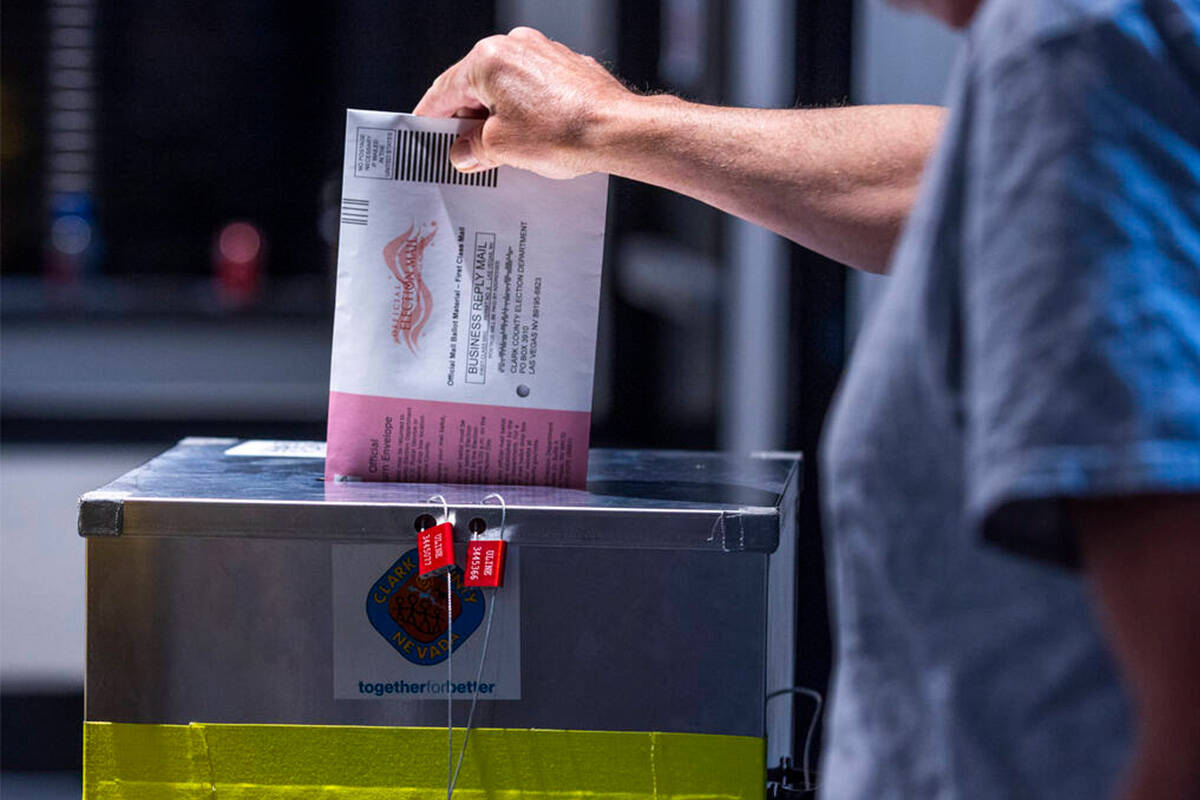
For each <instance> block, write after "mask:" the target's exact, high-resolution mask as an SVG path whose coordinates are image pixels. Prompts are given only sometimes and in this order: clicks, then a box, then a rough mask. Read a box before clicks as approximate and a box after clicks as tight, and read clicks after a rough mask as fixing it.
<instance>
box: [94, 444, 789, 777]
mask: <svg viewBox="0 0 1200 800" xmlns="http://www.w3.org/2000/svg"><path fill="white" fill-rule="evenodd" d="M236 445H239V442H238V441H237V440H231V439H201V438H191V439H185V440H183V441H182V442H180V443H179V444H178V445H177V446H175V447H174V448H172V449H171V450H169V451H167V452H166V453H164V454H162V455H160V456H159V457H157V458H155V459H154V460H152V461H150V462H149V463H147V464H145V465H143V466H142V467H139V468H138V469H136V470H134V471H132V472H130V473H128V474H127V475H125V476H123V477H122V478H120V479H118V480H116V481H114V482H113V483H111V484H109V485H108V486H106V487H104V488H102V489H99V490H97V491H94V492H90V493H88V494H86V495H84V497H83V498H82V499H81V501H80V507H79V532H80V534H81V535H82V536H84V537H86V538H87V679H86V719H87V720H88V721H96V722H127V723H172V724H174V723H178V724H185V723H190V722H197V721H202V722H206V723H289V724H300V725H370V726H444V725H445V724H446V704H445V702H444V701H443V702H441V703H436V702H428V699H427V698H416V697H414V696H413V695H412V694H411V693H406V692H407V689H405V687H408V686H410V684H408V683H403V682H396V684H395V686H396V687H397V688H396V689H395V691H394V692H393V691H391V690H387V691H386V693H385V691H384V690H382V689H381V690H380V695H379V696H374V695H371V696H363V697H361V698H357V699H347V698H346V697H345V696H337V691H335V685H334V684H335V672H337V670H338V669H340V667H339V666H338V664H339V663H341V662H339V659H350V661H347V662H346V663H352V661H353V658H354V657H355V654H354V653H347V652H345V651H346V650H347V649H353V646H352V645H347V644H346V642H347V641H351V640H349V639H343V638H339V637H341V636H342V634H340V633H339V630H341V629H344V628H345V626H360V627H361V626H363V625H365V624H366V622H364V620H365V617H366V615H364V614H363V613H362V603H363V602H364V600H363V599H355V598H360V597H361V598H365V602H367V603H369V602H370V599H369V598H370V592H371V591H372V586H373V585H375V584H372V583H371V581H365V582H364V583H363V585H362V586H361V595H354V598H352V600H353V603H352V604H351V606H352V608H353V613H351V612H348V611H347V612H344V613H345V614H348V615H349V616H350V617H353V619H349V618H347V619H342V618H341V617H340V616H339V615H343V608H350V607H351V606H345V605H344V604H343V605H339V602H338V600H337V597H336V595H337V593H338V592H339V591H341V590H339V588H338V582H339V580H341V579H340V578H339V577H338V570H339V569H340V567H339V566H338V564H339V563H342V562H341V561H339V559H343V560H345V558H349V557H350V556H353V557H355V558H357V556H356V555H355V554H356V553H358V552H359V550H357V549H355V548H360V549H362V548H376V549H377V550H379V549H382V551H384V552H388V553H390V552H394V553H395V554H397V556H398V555H399V554H401V553H403V552H404V551H408V550H410V549H411V548H413V547H415V541H416V534H415V528H414V520H415V518H416V517H418V516H420V515H422V514H432V515H434V516H435V517H438V518H440V516H441V514H442V508H441V506H440V504H438V503H436V502H435V503H431V502H430V501H429V498H430V496H431V495H434V494H441V495H443V496H444V497H445V498H446V501H447V505H448V509H449V514H450V517H451V518H452V520H453V521H454V522H455V530H456V536H462V537H465V536H467V535H468V533H467V530H468V527H469V525H470V522H471V521H472V520H481V521H482V524H481V523H478V522H477V523H476V525H477V527H481V526H486V528H487V530H489V531H491V532H493V534H494V533H497V532H498V531H499V528H500V522H501V514H502V512H501V509H500V507H499V506H498V505H497V504H496V503H495V501H489V502H487V503H485V502H483V498H484V496H485V495H487V494H488V493H489V492H493V491H494V492H498V493H500V494H501V495H502V496H503V498H504V500H505V511H504V512H503V515H504V520H503V522H504V525H503V535H504V538H505V539H506V540H507V541H508V543H509V544H508V547H509V550H510V552H512V553H514V554H516V555H517V556H518V557H517V558H515V559H514V561H513V563H512V567H513V569H515V570H516V572H515V573H514V574H511V575H509V576H507V577H506V587H508V586H509V583H510V582H511V583H512V585H513V586H514V587H519V607H518V609H517V618H518V619H519V624H518V626H517V627H516V628H513V626H512V625H509V627H508V628H506V629H505V630H504V632H502V631H501V630H500V628H497V630H496V632H495V636H494V638H495V639H496V641H495V642H493V647H496V648H498V649H497V650H496V651H495V652H501V651H503V649H504V648H503V641H502V640H503V638H504V637H506V636H507V637H515V636H517V635H518V633H519V642H520V646H519V649H516V650H515V652H516V653H517V656H516V658H517V659H518V663H519V667H518V669H519V693H520V699H489V698H488V697H487V696H486V695H480V696H479V707H478V711H477V712H476V717H475V725H476V726H479V727H497V728H540V729H572V730H593V731H662V732H681V733H714V734H732V735H741V736H754V737H764V736H765V737H766V738H767V750H766V755H767V760H768V763H776V762H778V760H779V758H780V757H782V756H789V755H791V754H792V753H793V752H794V749H795V748H794V747H793V742H792V727H793V726H792V703H793V700H792V696H791V695H790V694H781V695H779V696H777V697H773V698H772V699H771V701H770V702H769V703H768V702H767V693H768V692H770V691H774V690H778V689H785V688H787V687H789V686H791V685H792V683H793V675H794V667H795V658H796V642H795V641H794V636H795V634H794V629H795V626H794V603H795V599H794V598H795V594H796V592H795V589H796V587H795V575H796V563H795V559H796V555H795V553H796V550H795V537H796V527H795V526H796V516H797V515H796V507H797V495H798V492H799V491H800V469H801V462H800V459H799V456H798V455H795V454H783V455H775V456H763V457H753V458H751V457H745V458H738V457H732V456H729V455H724V454H716V453H698V452H651V451H618V450H594V451H592V453H591V460H590V468H589V482H588V490H587V491H575V490H564V489H552V488H545V487H520V486H496V487H481V486H459V485H454V486H432V485H421V484H366V483H355V484H341V483H339V484H326V483H324V482H323V481H322V480H321V475H322V467H323V462H322V460H321V459H320V457H319V453H316V452H315V451H311V450H308V449H306V448H305V446H303V445H300V444H297V443H261V444H260V445H258V446H254V445H251V446H246V445H245V444H244V443H243V444H242V446H241V447H239V448H238V449H234V447H235V446H236ZM231 450H232V452H231ZM239 451H241V452H243V453H248V454H243V455H238V454H236V453H237V452H239ZM314 456H315V457H314ZM362 552H364V553H368V552H375V551H373V550H367V549H363V550H362ZM339 554H341V555H339ZM347 554H348V555H347ZM352 560H353V558H351V561H352ZM347 563H349V562H347ZM385 567H386V565H385ZM379 574H380V575H381V576H382V575H384V573H383V572H382V571H381V572H380V573H379ZM379 585H382V584H379ZM354 591H357V589H355V590H354ZM506 591H508V589H507V588H504V589H501V590H499V592H500V593H503V592H506ZM515 594H516V589H514V596H515ZM498 596H501V597H503V595H502V594H499V595H498ZM510 610H511V609H510ZM464 613H465V612H464ZM339 626H342V628H339ZM475 636H476V638H478V635H477V634H475ZM380 642H382V643H383V644H382V645H379V647H380V648H382V649H380V650H379V653H376V655H377V656H378V657H379V658H384V656H383V655H381V654H382V653H391V654H392V655H393V656H395V657H396V663H397V664H400V663H402V662H401V661H400V659H399V656H400V655H401V654H400V653H393V652H392V651H391V650H388V649H387V647H385V646H384V645H388V643H387V642H384V641H383V637H380ZM388 646H390V645H388ZM372 647H374V645H372ZM339 648H340V649H341V650H340V651H339ZM405 668H410V666H409V665H408V664H405ZM454 668H455V669H456V670H460V672H459V673H458V674H460V675H462V676H463V677H462V678H461V679H460V680H468V679H470V678H473V677H474V674H473V673H474V671H475V663H474V662H472V661H471V660H470V659H469V658H462V659H457V658H456V659H455V663H454ZM429 669H430V670H431V672H430V674H431V675H434V676H435V677H438V678H440V677H441V676H442V674H443V673H442V671H441V670H444V669H445V666H444V665H441V664H439V665H435V666H431V667H429ZM361 685H362V682H361V681H360V686H361ZM388 685H391V684H388ZM402 689H404V691H401V690H402ZM367 691H373V690H372V689H371V688H370V683H369V681H368V683H367ZM459 699H469V698H467V697H464V698H459ZM463 707H465V704H463ZM460 713H461V714H463V715H464V716H465V710H464V711H462V712H460ZM462 722H463V718H462V717H460V718H459V719H458V724H462Z"/></svg>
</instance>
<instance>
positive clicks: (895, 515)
mask: <svg viewBox="0 0 1200 800" xmlns="http://www.w3.org/2000/svg"><path fill="white" fill-rule="evenodd" d="M1198 31H1200V9H1198V7H1197V0H1174V4H1172V3H1170V2H1168V3H1163V2H1157V1H1156V0H1142V1H1141V2H1138V1H1137V0H1109V1H1107V2H1104V1H1102V0H1098V1H1097V2H1087V0H1057V2H1056V1H1055V0H990V1H989V2H987V3H986V4H985V5H984V6H983V8H982V9H981V11H980V12H979V14H978V15H977V18H976V20H975V21H974V22H973V23H972V26H971V28H970V30H968V32H967V41H966V45H965V48H966V52H965V54H964V57H963V59H962V61H961V63H960V64H959V68H958V70H957V73H956V77H955V82H954V86H953V89H952V91H951V93H950V99H949V105H950V107H951V113H950V117H949V120H948V123H947V127H946V131H945V135H944V138H943V141H942V143H941V145H940V146H939V148H938V151H937V153H936V155H935V156H934V158H933V160H932V162H931V164H930V166H929V168H928V170H927V173H926V175H925V180H924V185H923V188H922V192H921V196H920V198H919V200H918V203H917V206H916V208H915V209H914V211H913V213H912V216H911V218H910V220H909V222H908V224H907V227H906V229H905V232H904V234H903V237H902V240H901V242H900V244H899V246H898V249H897V252H896V254H895V257H894V260H893V265H892V273H893V276H892V278H891V279H890V281H889V285H888V287H887V289H886V291H885V296H884V298H883V299H882V301H881V307H880V308H879V309H878V310H877V312H876V314H875V316H874V318H873V320H872V322H871V324H870V325H869V326H868V328H867V330H866V331H864V333H863V335H862V337H861V339H860V341H859V342H858V346H857V348H856V353H855V356H854V358H853V361H852V364H851V367H850V369H849V372H848V374H847V377H846V380H845V382H844V385H843V386H842V389H841V391H840V394H839V398H838V401H837V407H836V411H835V413H834V416H833V419H832V421H831V422H830V426H829V429H828V431H827V434H826V439H825V442H824V443H823V448H822V463H823V468H824V474H823V481H824V497H823V501H824V507H825V513H826V522H827V528H828V530H829V532H830V544H829V563H830V576H831V581H832V592H833V603H834V616H835V622H836V639H837V642H836V647H837V649H836V660H835V663H836V667H835V675H834V688H833V698H832V705H831V713H830V727H829V734H828V736H829V738H828V746H827V748H826V753H825V758H824V762H823V764H822V770H821V783H822V792H823V796H824V797H826V798H829V800H885V799H886V798H920V800H937V799H938V798H964V799H965V800H988V798H1041V797H1044V798H1055V800H1063V799H1069V798H1088V800H1096V799H1099V798H1107V797H1110V796H1112V793H1113V791H1114V790H1115V787H1116V785H1117V781H1118V779H1119V775H1120V772H1121V769H1122V768H1123V766H1124V765H1125V760H1126V758H1127V757H1128V753H1129V746H1130V741H1131V740H1130V710H1129V706H1128V702H1127V699H1126V697H1125V695H1124V693H1123V691H1122V688H1121V683H1120V680H1119V677H1118V674H1117V672H1116V669H1115V666H1114V663H1113V660H1112V658H1111V656H1110V654H1109V652H1108V649H1107V646H1106V640H1105V638H1104V635H1103V632H1102V631H1101V629H1100V627H1099V624H1098V621H1097V619H1096V615H1095V611H1094V606H1093V604H1092V603H1091V602H1090V601H1089V597H1088V593H1087V587H1086V584H1085V583H1084V581H1083V579H1082V577H1081V576H1080V574H1079V573H1078V572H1076V571H1073V570H1072V569H1071V568H1070V567H1069V563H1070V561H1071V560H1072V558H1073V553H1074V544H1073V542H1072V538H1071V535H1070V530H1069V528H1068V526H1067V525H1066V520H1065V515H1064V514H1063V510H1062V509H1063V499H1064V498H1069V497H1084V496H1096V495H1111V494H1129V493H1141V492H1150V491H1188V492H1197V491H1200V44H1198V39H1200V36H1198Z"/></svg>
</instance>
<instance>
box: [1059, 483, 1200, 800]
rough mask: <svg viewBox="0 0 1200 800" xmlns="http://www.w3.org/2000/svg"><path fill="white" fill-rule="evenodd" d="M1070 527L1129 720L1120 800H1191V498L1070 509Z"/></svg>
mask: <svg viewBox="0 0 1200 800" xmlns="http://www.w3.org/2000/svg"><path fill="white" fill-rule="evenodd" d="M1072 519H1073V522H1074V523H1075V527H1076V530H1077V532H1078V536H1079V543H1080V549H1081V551H1082V553H1083V561H1084V567H1085V570H1086V571H1087V574H1088V577H1089V579H1090V583H1091V585H1092V588H1093V593H1094V595H1095V597H1096V601H1097V604H1098V608H1099V612H1100V618H1101V620H1102V622H1103V624H1104V627H1105V629H1106V631H1107V633H1108V636H1109V642H1110V643H1111V645H1112V648H1113V652H1114V653H1115V655H1116V657H1117V661H1118V662H1119V664H1120V665H1121V667H1122V669H1123V672H1124V674H1125V679H1126V685H1127V686H1128V688H1129V691H1130V696H1131V698H1132V700H1133V704H1134V707H1135V710H1136V713H1137V740H1136V743H1135V747H1134V751H1133V753H1132V759H1131V763H1130V772H1129V775H1128V779H1127V785H1126V789H1125V791H1124V793H1123V794H1121V795H1120V800H1170V799H1171V798H1194V797H1200V580H1198V579H1197V571H1198V569H1200V495H1188V494H1179V495H1158V496H1144V497H1134V498H1128V499H1112V500H1092V501H1077V502H1075V503H1074V504H1073V506H1072Z"/></svg>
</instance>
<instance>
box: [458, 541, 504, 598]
mask: <svg viewBox="0 0 1200 800" xmlns="http://www.w3.org/2000/svg"><path fill="white" fill-rule="evenodd" d="M504 546H505V542H504V540H503V539H472V540H471V541H470V542H468V543H467V564H466V568H465V574H464V576H463V585H464V586H495V587H499V586H503V585H504Z"/></svg>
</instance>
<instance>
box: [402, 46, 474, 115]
mask: <svg viewBox="0 0 1200 800" xmlns="http://www.w3.org/2000/svg"><path fill="white" fill-rule="evenodd" d="M467 58H470V56H469V55H468V57H467ZM467 58H464V59H463V60H462V61H459V62H458V63H457V64H455V65H454V66H452V67H450V69H448V70H446V71H445V72H443V73H442V74H441V75H439V76H438V77H437V79H436V80H434V82H433V84H432V85H431V86H430V87H429V89H428V90H426V92H425V95H424V96H423V97H422V98H421V102H419V103H417V105H416V107H415V108H414V109H413V113H414V114H419V115H420V116H423V117H455V116H460V117H462V116H479V115H480V112H485V111H486V110H487V104H486V103H485V102H483V100H482V98H480V97H479V96H478V94H477V93H476V92H475V91H474V90H473V89H472V88H471V82H470V81H469V80H467V69H468V68H469V67H468V65H467Z"/></svg>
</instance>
